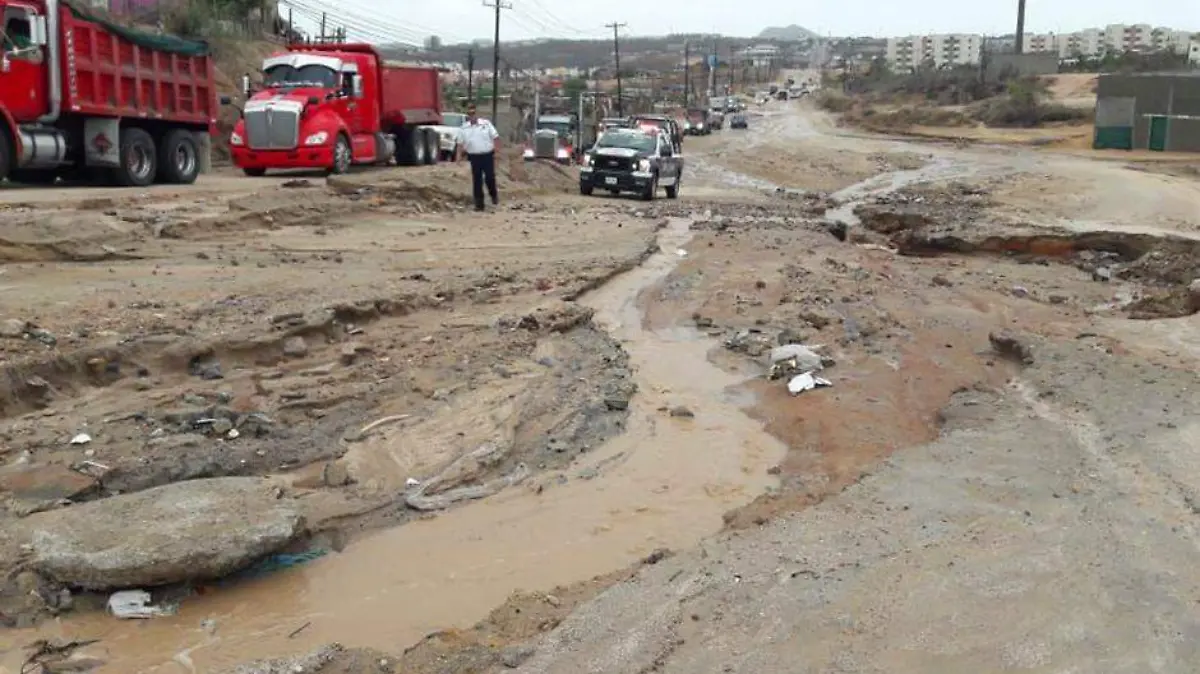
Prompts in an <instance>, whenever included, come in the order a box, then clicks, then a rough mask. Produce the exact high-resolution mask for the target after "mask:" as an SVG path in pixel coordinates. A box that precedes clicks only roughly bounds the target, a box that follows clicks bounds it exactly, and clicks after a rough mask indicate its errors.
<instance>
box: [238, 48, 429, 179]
mask: <svg viewBox="0 0 1200 674" xmlns="http://www.w3.org/2000/svg"><path fill="white" fill-rule="evenodd" d="M262 69H263V82H262V88H261V89H259V90H258V91H253V90H252V89H251V86H250V82H249V78H248V77H247V78H245V79H244V80H243V82H242V86H243V89H244V91H243V94H244V95H245V97H246V103H245V106H244V107H243V108H242V117H241V119H240V120H238V122H237V124H236V126H234V129H233V133H232V134H231V135H230V138H229V145H230V155H231V156H232V157H233V163H234V164H235V165H236V166H238V167H239V168H241V169H242V171H244V172H245V173H246V175H251V176H260V175H263V174H264V173H266V172H267V169H295V168H315V169H324V170H325V171H327V172H329V173H345V172H346V171H347V170H349V168H350V166H351V165H354V164H359V165H368V164H387V163H390V162H391V161H395V162H396V163H397V164H401V165H415V164H433V163H436V162H437V160H438V155H439V152H438V150H439V138H438V135H437V132H436V131H435V130H434V129H430V128H427V127H425V126H423V125H429V124H440V123H441V116H442V90H441V80H440V79H439V77H438V71H437V69H436V68H424V67H415V66H405V65H395V64H390V63H387V62H385V61H384V60H383V57H382V56H381V55H380V54H379V52H378V51H377V50H376V49H375V48H374V47H373V46H371V45H369V44H351V43H341V44H313V45H292V46H290V47H289V48H288V50H287V51H286V52H283V53H280V54H276V55H274V56H271V57H270V58H268V59H266V60H265V61H263V68H262ZM221 102H222V103H229V102H230V101H229V100H228V99H222V101H221Z"/></svg>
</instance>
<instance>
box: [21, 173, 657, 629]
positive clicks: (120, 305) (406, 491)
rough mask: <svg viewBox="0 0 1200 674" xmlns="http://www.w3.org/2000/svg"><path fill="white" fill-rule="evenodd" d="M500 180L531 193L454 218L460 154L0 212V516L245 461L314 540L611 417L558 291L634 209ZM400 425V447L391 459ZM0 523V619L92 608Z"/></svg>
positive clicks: (486, 483) (586, 442)
mask: <svg viewBox="0 0 1200 674" xmlns="http://www.w3.org/2000/svg"><path fill="white" fill-rule="evenodd" d="M502 174H503V176H504V178H503V183H502V188H501V189H502V194H504V195H505V196H506V197H510V196H514V197H515V196H516V195H526V196H527V195H530V194H535V193H536V194H542V195H546V196H549V197H550V198H549V200H547V201H529V200H523V201H522V202H521V203H518V204H514V205H513V206H512V207H503V206H502V207H501V208H500V209H499V210H497V211H496V212H495V213H492V214H485V215H475V214H471V215H469V216H468V215H462V214H461V212H462V211H463V210H465V208H466V204H467V203H468V200H469V197H468V196H466V194H467V193H466V191H465V190H464V189H463V187H464V186H465V185H466V184H467V183H466V181H467V180H468V178H467V177H466V176H465V169H464V168H463V167H462V166H444V167H436V168H432V169H429V170H427V171H423V170H416V171H412V170H409V171H394V172H389V171H379V172H371V173H366V174H362V175H355V176H350V177H348V178H344V179H339V180H335V181H331V183H330V184H329V185H328V186H326V185H324V184H323V183H324V181H323V180H312V179H302V180H304V182H298V183H294V186H292V187H280V188H276V189H269V190H266V191H265V192H263V193H260V194H258V195H255V196H254V197H242V198H234V199H231V200H219V199H215V200H213V201H211V202H210V201H205V202H201V203H182V204H181V203H175V202H170V201H165V200H155V199H149V198H147V199H136V198H134V199H129V200H125V199H121V200H114V201H112V202H104V203H101V204H95V203H93V204H81V205H79V206H78V207H76V208H65V209H61V210H53V211H50V212H49V214H46V212H45V211H44V209H43V215H42V217H40V218H37V219H36V221H35V216H34V212H33V211H32V210H26V209H25V208H23V207H20V206H18V207H16V208H9V209H6V211H5V212H4V213H3V216H4V222H3V224H2V225H0V226H2V227H3V231H4V232H5V237H4V240H5V242H6V244H5V247H4V248H3V250H4V251H5V258H4V259H3V267H2V273H3V275H4V279H5V283H6V287H5V292H6V297H9V298H11V300H12V301H8V302H6V304H5V313H4V315H3V316H0V320H2V323H0V328H2V329H3V332H2V333H0V418H3V419H4V420H5V424H4V430H3V431H2V432H0V437H2V438H3V443H2V448H0V455H3V458H4V461H5V463H6V465H5V467H4V468H3V469H2V470H0V494H2V495H3V499H4V506H5V507H4V509H3V511H2V512H0V526H2V527H3V528H4V529H5V531H7V532H8V535H10V537H11V536H16V537H17V538H20V537H21V535H20V532H21V530H22V529H21V527H20V526H19V522H21V521H22V520H23V519H24V518H26V517H29V516H31V514H33V513H38V512H41V511H46V510H51V509H60V508H64V507H66V508H68V510H69V509H70V506H71V505H72V504H77V503H81V502H88V501H104V500H106V499H109V498H110V497H112V496H114V495H117V494H128V493H131V492H140V491H143V490H147V489H151V488H154V487H156V486H159V485H163V484H169V483H175V482H179V481H185V480H204V479H205V478H212V477H219V476H267V477H269V478H270V480H271V481H272V483H274V484H277V485H278V486H279V488H280V489H281V490H282V491H281V492H280V493H281V495H282V497H283V498H285V499H288V500H289V501H290V500H295V501H296V502H297V503H301V504H302V505H301V506H300V507H301V508H302V510H303V514H304V520H305V522H306V526H305V528H304V531H303V535H302V536H301V537H300V538H299V540H297V541H295V542H294V544H293V546H292V548H291V550H293V551H304V550H307V549H312V548H314V547H315V548H322V547H324V548H328V547H329V546H330V545H334V544H336V545H337V546H340V545H342V544H343V543H344V541H345V540H346V539H347V537H351V536H353V535H355V533H356V532H358V531H361V530H364V529H369V528H373V527H376V526H379V525H382V524H389V523H397V522H401V521H404V520H406V519H409V518H412V517H414V516H417V514H418V513H419V512H423V511H429V510H437V509H441V508H446V507H451V506H453V505H454V504H455V503H457V502H459V501H461V500H463V499H472V498H479V497H482V496H486V495H488V494H489V493H492V492H494V491H495V490H496V489H498V488H499V487H501V486H502V484H503V483H502V482H497V480H509V481H511V480H516V479H520V477H521V476H523V475H528V474H530V473H536V472H538V471H542V470H547V469H552V468H554V467H557V466H562V465H565V464H566V463H568V462H570V461H571V460H572V459H573V457H575V456H577V455H578V454H579V453H580V452H584V451H586V450H587V449H588V448H590V447H595V446H597V445H598V444H600V443H601V442H602V441H603V440H604V439H605V438H608V437H611V436H613V435H615V434H617V433H619V432H620V430H621V428H622V427H623V425H624V419H625V417H626V416H627V414H628V412H627V409H626V406H625V405H624V404H623V403H622V401H625V402H626V403H627V401H628V399H629V396H631V395H632V394H633V390H634V385H633V383H632V380H631V377H630V372H629V368H628V366H627V364H626V361H625V356H624V354H623V352H622V351H621V349H620V348H619V346H618V345H617V344H616V343H614V342H613V341H612V340H611V339H609V338H608V337H607V336H606V335H605V334H604V333H603V332H602V331H600V330H598V329H597V328H595V327H594V326H593V325H592V323H591V312H590V311H588V310H586V309H584V308H582V307H580V306H577V305H575V304H574V302H572V299H573V298H575V297H576V296H578V295H579V294H580V293H581V292H583V291H585V290H586V289H588V288H592V287H595V286H596V285H597V284H599V283H601V282H602V281H603V280H604V279H606V278H609V277H611V276H612V275H613V274H615V273H618V272H619V271H621V270H623V269H626V268H629V267H630V266H632V265H636V264H637V263H638V262H639V261H640V260H642V259H643V258H644V257H645V256H646V255H648V254H649V253H650V252H651V251H652V250H653V249H654V230H655V228H656V223H655V222H653V221H650V220H646V219H644V218H637V217H634V216H633V215H632V211H633V206H630V205H627V204H623V203H621V202H612V203H611V205H609V204H607V203H606V202H597V204H596V207H595V208H592V209H588V210H581V209H578V208H577V207H575V206H573V205H572V204H571V203H570V202H564V203H559V202H557V201H556V200H555V199H554V197H553V194H552V193H553V192H554V191H561V190H563V189H565V187H566V186H567V185H569V184H571V183H570V182H569V179H568V178H569V177H568V176H566V175H565V174H563V173H562V171H561V169H558V168H547V167H544V166H540V165H539V166H529V167H527V166H524V165H522V164H521V163H519V162H516V163H513V164H511V165H509V166H508V167H507V168H505V169H504V170H503V171H502ZM222 209H224V212H221V211H222ZM80 288H87V291H86V292H84V293H81V292H80ZM401 433H402V434H403V435H404V437H406V438H410V439H416V438H420V439H421V441H420V442H418V443H417V444H416V445H414V446H412V447H411V448H408V449H406V450H405V451H404V452H403V453H402V454H397V453H396V452H395V451H393V450H391V449H389V448H390V447H391V443H392V441H393V440H392V439H394V438H395V437H396V436H397V434H401ZM484 446H487V447H488V448H489V449H488V452H487V455H486V456H483V455H482V454H480V453H479V450H480V448H481V447H484ZM414 484H417V485H420V486H419V487H417V488H414V487H413V485H414ZM145 533H146V535H148V536H153V535H154V534H153V532H145ZM138 535H139V532H136V531H131V532H130V536H131V539H130V541H125V542H123V543H124V544H125V545H126V546H127V547H128V546H132V547H134V548H136V542H137V540H138ZM5 540H6V541H7V542H11V543H13V545H11V546H9V545H6V546H5V548H6V551H5V553H4V554H3V555H0V565H2V566H3V570H4V577H5V578H6V579H8V580H7V581H6V582H5V583H4V585H3V587H0V619H2V620H3V621H4V622H5V623H6V624H7V625H9V626H13V625H27V624H30V623H31V622H34V621H36V620H38V619H39V618H41V617H44V616H47V615H51V614H58V613H62V612H65V611H69V610H71V609H79V608H83V609H91V608H93V607H94V606H95V602H94V600H93V599H92V598H90V597H89V596H88V595H86V594H84V595H74V596H73V595H72V592H71V589H70V586H71V583H70V582H66V583H61V582H58V583H56V582H53V580H54V579H50V578H46V577H42V576H40V575H39V573H40V571H39V570H40V568H41V567H40V566H39V563H38V562H37V555H38V554H41V553H38V552H37V551H36V550H35V555H34V557H33V558H30V557H29V556H27V555H26V554H25V552H23V550H28V548H22V547H21V546H20V545H19V542H18V541H12V540H9V539H8V538H6V539H5ZM148 544H149V543H148ZM35 548H36V546H35ZM133 572H134V573H135V574H136V573H137V570H136V569H134V570H133ZM181 580H182V579H181ZM34 586H36V589H37V591H36V592H31V591H30V588H31V587H34Z"/></svg>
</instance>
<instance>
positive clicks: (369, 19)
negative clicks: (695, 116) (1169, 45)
mask: <svg viewBox="0 0 1200 674" xmlns="http://www.w3.org/2000/svg"><path fill="white" fill-rule="evenodd" d="M483 1H484V0H437V1H436V2H429V1H418V0H374V2H371V1H370V0H339V1H338V2H336V3H335V2H334V0H282V4H281V7H285V8H286V7H287V6H288V5H289V4H292V5H293V6H294V12H295V14H296V18H295V21H296V23H297V24H299V25H301V26H302V27H311V26H314V24H315V17H317V16H319V14H320V13H321V12H322V11H326V12H327V13H328V16H329V19H328V20H329V23H330V25H334V24H336V23H338V22H339V17H340V20H341V21H343V22H345V23H347V24H349V30H350V32H351V36H352V37H355V33H358V35H357V37H359V38H373V39H371V41H373V42H378V41H380V40H382V39H383V38H391V39H393V40H397V41H400V40H403V41H407V42H419V41H423V40H424V39H425V38H426V37H428V36H429V35H430V34H434V35H438V36H440V37H441V38H442V40H443V41H445V42H458V41H463V40H470V39H477V38H483V39H490V38H491V36H492V26H493V23H492V22H493V18H494V14H493V11H492V10H491V9H489V8H487V7H484V6H483ZM506 4H510V5H511V6H512V8H511V9H506V10H504V13H503V20H502V23H501V33H500V39H501V41H505V40H517V39H527V38H532V37H559V38H587V37H594V38H600V37H605V36H611V35H612V32H611V30H606V29H605V27H604V24H606V23H611V22H613V21H617V22H622V23H626V24H628V25H627V27H626V28H624V29H623V30H624V31H627V32H628V33H629V34H634V35H661V34H665V33H684V32H688V33H695V32H704V33H709V32H718V33H722V34H725V35H736V36H747V37H749V36H754V35H757V34H758V33H759V31H761V30H762V29H763V28H765V27H767V26H784V25H788V24H799V25H801V26H804V27H805V28H808V29H809V30H812V31H815V32H817V33H819V34H822V35H826V34H832V35H876V36H881V37H884V36H891V35H909V34H918V33H986V34H1001V33H1011V32H1012V31H1013V29H1014V27H1015V24H1016V6H1017V3H1016V0H1004V1H1002V2H995V1H993V0H982V1H980V2H975V3H971V2H967V1H965V0H906V1H904V2H897V1H895V0H890V1H889V0H836V1H834V2H830V1H828V0H824V1H822V2H813V1H810V0H659V1H657V2H655V1H649V2H648V1H647V0H600V1H598V2H579V1H578V0H573V1H571V2H568V1H567V0H507V2H506ZM284 11H285V12H286V9H284ZM1109 23H1149V24H1153V25H1155V26H1168V27H1171V28H1177V29H1180V30H1192V31H1200V0H1140V1H1138V2H1130V1H1129V0H1027V5H1026V20H1025V26H1026V30H1027V31H1029V32H1036V33H1041V32H1056V33H1058V32H1070V31H1073V30H1080V29H1083V28H1090V27H1100V26H1104V25H1105V24H1109Z"/></svg>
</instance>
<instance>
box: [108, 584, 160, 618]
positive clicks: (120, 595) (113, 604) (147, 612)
mask: <svg viewBox="0 0 1200 674" xmlns="http://www.w3.org/2000/svg"><path fill="white" fill-rule="evenodd" d="M150 601H151V600H150V593H149V592H147V591H145V590H121V591H120V592H114V593H113V594H112V596H110V597H109V598H108V612H109V613H111V614H113V615H114V616H115V617H117V618H121V619H124V620H131V619H134V620H136V619H145V618H154V617H157V616H164V615H171V614H173V613H174V612H175V610H174V609H173V608H170V607H164V606H153V605H151V604H150Z"/></svg>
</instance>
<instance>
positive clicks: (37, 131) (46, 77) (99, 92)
mask: <svg viewBox="0 0 1200 674" xmlns="http://www.w3.org/2000/svg"><path fill="white" fill-rule="evenodd" d="M0 15H2V17H3V19H2V21H3V23H2V26H3V34H2V35H0V41H2V43H3V53H2V54H0V179H5V178H7V179H8V180H11V181H15V182H25V183H43V184H48V183H52V182H54V181H55V180H57V179H58V178H60V177H63V178H72V179H94V180H97V181H100V182H105V183H113V184H117V185H129V186H145V185H149V184H151V183H153V182H156V181H158V182H168V183H191V182H193V181H195V180H196V175H197V174H198V173H199V170H200V159H201V156H200V151H201V148H202V147H203V146H204V140H205V139H204V138H203V135H205V134H211V133H212V132H213V131H214V129H215V124H216V116H217V115H216V113H217V95H216V91H215V89H214V86H213V65H212V61H211V59H210V58H209V53H208V47H207V46H206V45H205V44H204V43H202V42H192V41H189V40H182V39H180V38H176V37H171V36H168V35H154V34H150V33H143V32H140V31H135V30H130V29H128V28H125V27H122V26H119V25H116V24H113V23H110V22H108V21H105V20H103V19H100V18H98V17H95V16H91V15H90V14H89V13H88V12H87V11H86V10H84V9H81V8H80V7H77V6H75V5H74V4H69V3H67V2H60V0H0Z"/></svg>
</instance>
